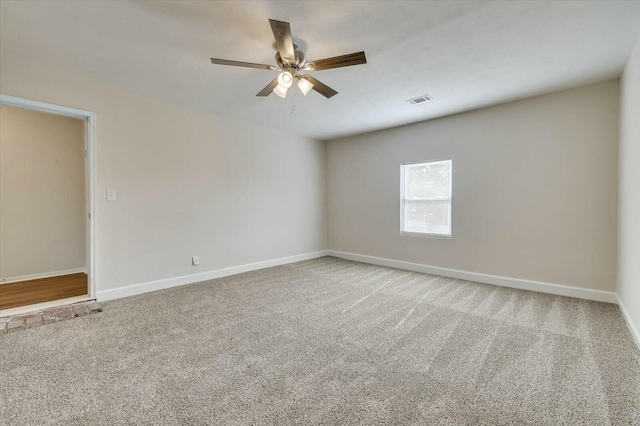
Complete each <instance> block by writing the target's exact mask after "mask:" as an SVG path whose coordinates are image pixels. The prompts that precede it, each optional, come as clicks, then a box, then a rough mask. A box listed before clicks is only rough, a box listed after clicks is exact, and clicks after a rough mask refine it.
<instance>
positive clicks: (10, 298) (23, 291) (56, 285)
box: [0, 273, 89, 309]
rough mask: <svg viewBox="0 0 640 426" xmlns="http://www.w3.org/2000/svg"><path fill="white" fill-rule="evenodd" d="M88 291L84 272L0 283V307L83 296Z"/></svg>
mask: <svg viewBox="0 0 640 426" xmlns="http://www.w3.org/2000/svg"><path fill="white" fill-rule="evenodd" d="M88 293H89V289H88V287H87V274H84V273H79V274H70V275H62V276H59V277H50V278H40V279H38V280H30V281H21V282H17V283H10V284H0V309H9V308H17V307H19V306H26V305H33V304H34V303H42V302H49V301H52V300H58V299H66V298H67V297H74V296H84V295H85V294H88Z"/></svg>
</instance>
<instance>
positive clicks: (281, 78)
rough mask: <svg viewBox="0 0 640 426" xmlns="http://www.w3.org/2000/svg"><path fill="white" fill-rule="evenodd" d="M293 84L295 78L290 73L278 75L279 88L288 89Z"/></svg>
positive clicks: (284, 72) (285, 72)
mask: <svg viewBox="0 0 640 426" xmlns="http://www.w3.org/2000/svg"><path fill="white" fill-rule="evenodd" d="M291 84H293V76H292V75H291V73H290V72H288V71H283V72H281V73H280V75H278V86H282V87H284V88H285V89H288V88H289V87H291Z"/></svg>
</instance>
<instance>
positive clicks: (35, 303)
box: [0, 95, 95, 317]
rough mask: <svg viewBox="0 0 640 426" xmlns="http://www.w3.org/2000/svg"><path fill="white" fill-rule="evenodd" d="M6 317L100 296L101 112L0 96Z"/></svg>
mask: <svg viewBox="0 0 640 426" xmlns="http://www.w3.org/2000/svg"><path fill="white" fill-rule="evenodd" d="M0 120H1V121H2V140H1V141H0V142H1V145H0V149H1V151H0V155H1V156H2V157H1V158H0V161H1V164H2V170H1V172H0V188H1V189H2V193H1V194H0V317H1V316H9V315H15V314H20V313H24V312H28V311H34V310H40V309H45V308H49V307H53V306H58V305H65V304H70V303H76V302H79V301H83V300H89V299H93V298H95V278H94V277H95V242H94V228H95V227H94V222H95V218H94V217H92V212H93V211H94V208H93V207H94V185H95V184H94V168H95V167H94V161H95V159H94V150H95V114H94V113H92V112H89V111H84V110H78V109H74V108H68V107H63V106H59V105H54V104H48V103H44V102H38V101H32V100H28V99H23V98H17V97H13V96H7V95H0Z"/></svg>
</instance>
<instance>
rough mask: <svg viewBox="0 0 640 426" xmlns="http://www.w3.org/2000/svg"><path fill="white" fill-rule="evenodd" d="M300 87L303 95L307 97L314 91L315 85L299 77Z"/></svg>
mask: <svg viewBox="0 0 640 426" xmlns="http://www.w3.org/2000/svg"><path fill="white" fill-rule="evenodd" d="M297 80H298V87H299V88H300V91H301V92H302V94H303V95H305V96H307V94H308V93H309V92H310V91H311V89H313V83H311V82H310V81H309V80H307V79H306V78H302V77H298V79H297Z"/></svg>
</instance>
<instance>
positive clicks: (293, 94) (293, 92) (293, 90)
mask: <svg viewBox="0 0 640 426" xmlns="http://www.w3.org/2000/svg"><path fill="white" fill-rule="evenodd" d="M295 82H296V79H295V76H294V77H293V83H294V84H292V85H291V109H290V110H289V114H293V113H294V112H295V111H296V87H295V86H296V85H295Z"/></svg>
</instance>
